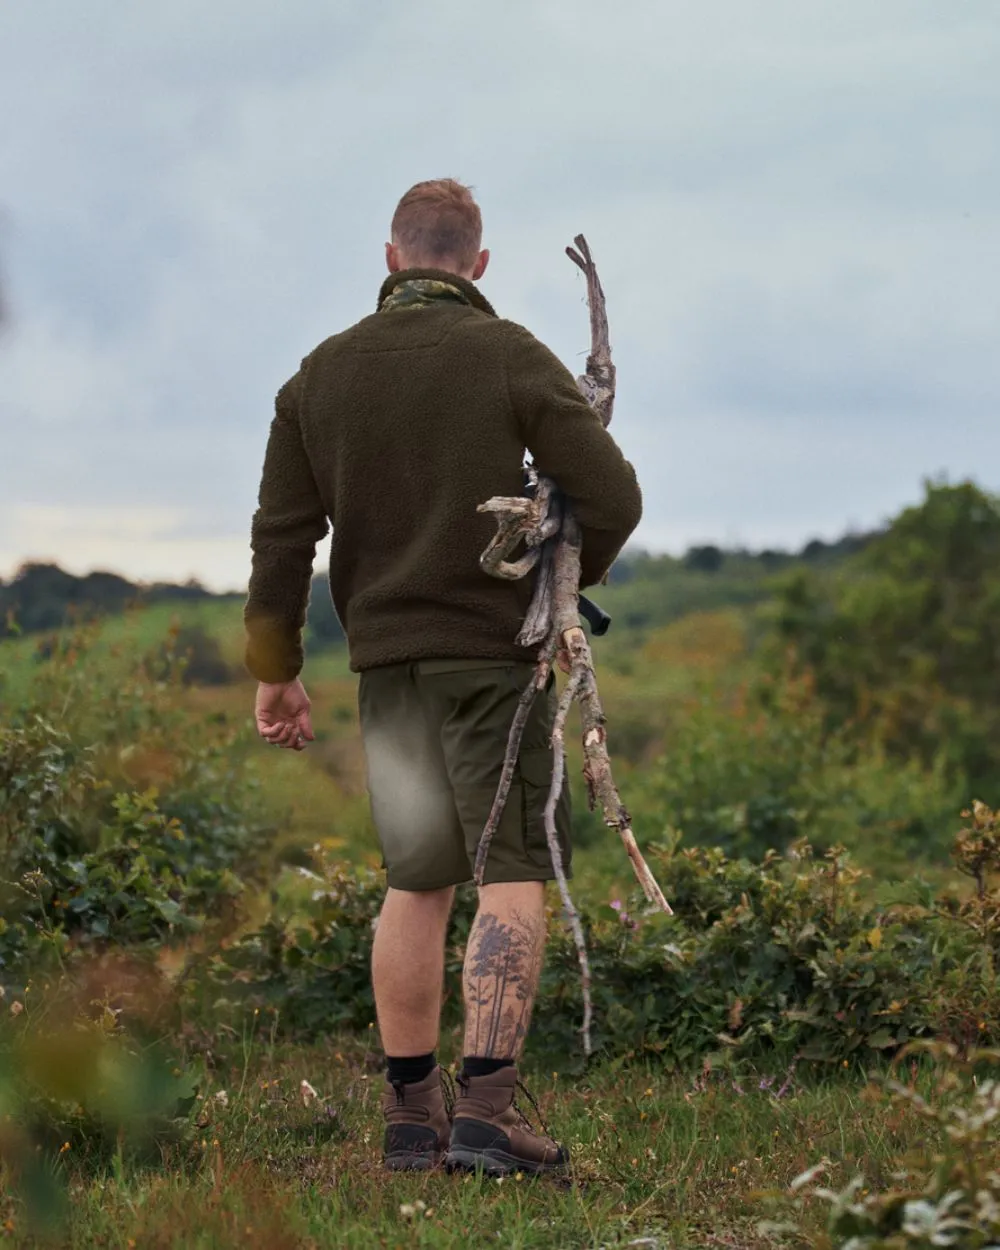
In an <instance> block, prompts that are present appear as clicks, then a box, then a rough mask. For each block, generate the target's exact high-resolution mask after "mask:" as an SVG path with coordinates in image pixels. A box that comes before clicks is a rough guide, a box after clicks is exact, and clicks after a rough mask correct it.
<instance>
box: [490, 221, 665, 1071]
mask: <svg viewBox="0 0 1000 1250" xmlns="http://www.w3.org/2000/svg"><path fill="white" fill-rule="evenodd" d="M573 242H574V244H575V247H568V248H567V249H566V254H567V255H568V256H569V258H570V259H571V260H572V261H573V263H574V264H575V265H577V266H578V267H579V268H580V269H581V270H582V271H583V274H584V276H585V277H586V279H587V302H588V304H589V306H590V337H591V348H590V354H589V355H588V356H587V365H586V371H585V372H584V374H583V376H582V377H579V378H577V385H578V386H579V388H580V391H581V393H582V394H583V395H584V396H585V397H586V399H587V401H588V402H589V403H590V404H591V405H592V406H593V407H594V408H595V409H596V411H597V413H598V414H599V416H600V418H601V421H602V422H603V423H604V425H605V426H607V425H608V424H609V423H610V421H611V416H612V412H613V410H614V402H615V367H614V365H613V364H612V361H611V346H610V340H609V337H608V318H607V309H606V304H605V299H604V291H603V289H602V287H601V282H600V279H599V278H598V276H597V268H596V266H595V265H594V260H593V257H592V256H591V253H590V248H589V247H588V246H587V241H586V239H585V238H584V237H583V235H582V234H579V235H577V236H576V238H575V239H574V240H573ZM529 474H530V481H531V484H532V485H533V487H534V495H533V497H531V498H528V497H518V498H510V499H508V498H500V497H497V498H493V499H490V500H488V501H487V502H486V503H484V504H481V505H480V507H479V511H480V512H492V513H493V514H494V515H495V517H496V521H497V533H496V535H495V536H494V538H493V540H492V542H491V543H490V545H489V546H488V547H487V549H486V551H484V552H483V555H482V557H481V561H480V562H481V564H482V567H483V569H484V570H485V571H486V572H487V573H490V574H492V575H493V576H494V577H503V578H510V579H516V578H519V577H524V576H525V575H526V574H527V573H529V572H531V571H532V570H533V569H535V568H536V567H537V568H538V573H537V575H536V582H535V590H534V593H533V595H532V600H531V605H530V607H529V609H528V612H527V615H526V617H525V622H524V626H523V628H522V630H521V632H520V634H519V635H518V639H517V641H518V642H519V643H520V644H521V645H522V646H525V647H534V646H539V648H540V649H539V657H538V664H537V666H536V669H535V673H534V676H533V677H532V680H531V682H530V683H529V685H528V687H527V689H526V690H525V691H524V694H523V695H522V696H521V701H520V703H519V705H518V708H517V712H516V714H515V716H514V721H513V724H512V725H511V730H510V736H509V738H508V742H507V751H506V755H505V757H504V766H503V773H502V775H501V779H500V785H499V787H498V789H497V794H496V798H495V800H494V803H493V808H492V811H491V812H490V816H489V819H488V820H487V822H486V827H485V828H484V830H483V834H482V837H481V839H480V842H479V848H478V851H477V854H476V869H475V878H476V882H477V883H478V884H479V885H482V883H483V877H484V873H485V871H486V861H487V859H488V857H489V850H490V843H491V841H492V839H493V835H494V833H495V832H496V828H497V825H498V824H499V821H500V816H501V814H502V813H503V809H504V805H505V804H506V802H507V796H508V794H509V793H510V786H511V782H512V780H513V776H514V771H515V769H516V767H517V759H518V754H519V752H520V748H521V736H522V734H523V732H524V726H525V724H526V722H527V719H528V714H529V712H530V710H531V706H532V704H533V702H534V700H535V697H536V696H537V694H538V692H539V691H540V690H544V689H545V686H546V684H547V683H548V679H549V674H550V672H551V671H552V661H553V659H554V657H555V654H556V651H557V650H558V648H559V647H560V645H562V646H563V647H564V648H565V650H566V652H567V654H568V656H569V663H570V675H569V681H568V682H567V685H566V689H565V691H564V692H563V695H562V698H561V699H560V702H559V709H558V712H557V714H556V718H555V723H554V725H553V730H552V748H553V767H552V785H551V788H550V791H549V798H548V802H547V804H546V807H545V832H546V837H547V840H548V844H549V851H550V854H551V856H552V865H553V869H554V871H555V875H556V880H557V882H558V885H559V893H560V895H561V896H562V901H563V907H564V909H565V911H566V916H567V919H568V921H569V925H570V928H571V930H572V933H573V937H574V940H575V942H576V948H577V954H578V956H579V960H580V972H581V978H582V985H583V1013H584V1014H583V1026H582V1030H581V1032H582V1035H583V1049H584V1053H585V1054H587V1055H589V1054H590V1052H591V1044H590V1023H591V1016H592V1006H591V996H590V964H589V961H588V959H587V949H586V945H585V943H584V939H583V927H582V925H581V923H580V917H579V915H578V913H577V911H576V908H575V906H574V905H573V900H572V898H571V897H570V893H569V886H568V885H567V882H566V874H565V872H564V871H563V864H562V854H561V852H560V848H559V841H558V838H557V837H556V828H555V812H556V806H557V804H558V802H559V796H560V794H561V793H562V787H563V784H564V780H565V772H566V755H565V748H564V742H563V739H564V731H565V726H566V718H567V716H568V714H569V709H570V706H571V704H572V703H573V702H574V701H576V702H578V703H579V705H580V718H581V721H582V726H583V751H584V760H585V765H584V776H585V777H586V779H587V791H588V795H589V799H590V805H591V809H593V808H594V807H596V806H597V805H598V804H599V805H600V807H601V810H602V812H603V814H604V821H605V824H607V825H608V827H609V828H612V829H615V830H617V832H618V834H619V836H620V837H621V839H622V842H623V844H624V846H625V850H626V853H627V854H628V857H629V859H630V860H631V862H632V867H633V869H634V870H635V874H636V876H637V878H638V880H639V884H640V885H641V886H642V889H643V893H644V894H645V895H646V898H647V899H648V900H649V902H650V903H652V904H654V905H655V906H657V907H659V908H661V909H662V910H663V911H665V912H667V913H668V914H670V906H669V904H668V903H667V900H666V899H665V898H664V897H663V892H662V891H661V890H660V887H659V886H658V885H657V883H656V880H655V878H654V877H653V874H652V872H651V871H650V869H649V865H648V864H647V863H646V861H645V859H644V858H643V855H642V852H641V851H640V850H639V847H638V845H637V843H636V840H635V835H634V834H633V832H632V822H631V818H630V817H629V814H628V812H627V811H626V809H625V806H624V804H623V803H622V801H621V796H620V795H619V793H618V788H617V786H616V785H615V783H614V778H613V777H612V773H611V760H610V758H609V757H608V750H607V733H606V730H605V725H606V723H607V722H606V718H605V716H604V709H603V707H602V705H601V699H600V695H599V694H598V690H597V678H596V676H595V673H594V661H593V656H592V655H591V652H590V645H589V643H588V642H587V638H586V635H585V634H584V632H583V630H582V629H581V628H580V616H579V605H578V597H579V593H580V549H581V545H582V536H581V533H580V526H579V525H578V523H577V521H576V518H575V517H574V516H573V513H572V510H571V509H570V508H569V507H567V506H566V505H565V503H564V501H563V500H562V498H561V496H560V494H559V490H558V487H557V486H556V484H555V483H554V482H553V481H551V479H549V478H546V477H542V476H540V475H539V474H537V473H536V472H535V471H534V470H533V469H531V470H529ZM522 543H523V544H524V548H525V550H524V554H523V555H522V556H521V557H520V558H519V559H517V560H513V561H511V560H509V559H508V557H509V556H511V554H512V553H513V552H514V551H515V550H516V549H517V548H518V547H519V546H520V545H521V544H522Z"/></svg>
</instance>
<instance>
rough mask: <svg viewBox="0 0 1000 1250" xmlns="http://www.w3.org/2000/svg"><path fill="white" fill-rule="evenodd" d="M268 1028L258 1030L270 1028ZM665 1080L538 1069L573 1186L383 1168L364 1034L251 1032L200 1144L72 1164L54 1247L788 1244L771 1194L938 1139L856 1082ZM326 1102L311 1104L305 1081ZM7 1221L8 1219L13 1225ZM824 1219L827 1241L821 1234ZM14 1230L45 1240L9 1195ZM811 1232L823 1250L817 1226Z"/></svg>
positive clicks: (872, 1171) (221, 1072) (375, 1083)
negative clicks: (295, 1042)
mask: <svg viewBox="0 0 1000 1250" xmlns="http://www.w3.org/2000/svg"><path fill="white" fill-rule="evenodd" d="M262 1032H263V1030H262ZM774 1077H775V1079H774V1081H773V1083H770V1088H769V1089H768V1090H762V1089H760V1088H759V1085H760V1078H759V1077H758V1078H755V1079H754V1080H753V1081H746V1082H743V1083H741V1082H734V1081H731V1080H726V1081H722V1080H719V1081H711V1080H705V1079H703V1078H702V1079H699V1078H698V1077H692V1078H680V1077H669V1078H665V1077H664V1075H663V1074H662V1073H661V1072H658V1071H656V1070H655V1069H645V1070H638V1071H637V1070H635V1069H632V1070H630V1071H627V1072H620V1071H615V1070H613V1069H611V1068H597V1069H596V1070H594V1071H593V1072H591V1073H588V1074H587V1075H586V1076H579V1075H575V1076H574V1075H568V1074H566V1075H564V1074H561V1073H544V1074H536V1075H535V1079H534V1080H533V1082H532V1083H533V1085H534V1087H535V1091H536V1093H537V1094H539V1095H540V1101H541V1106H542V1110H543V1113H544V1114H545V1116H546V1118H547V1119H548V1120H549V1122H550V1127H551V1128H552V1131H553V1132H555V1133H556V1134H557V1135H558V1136H559V1137H560V1138H561V1139H562V1140H564V1141H565V1142H567V1143H568V1144H569V1145H570V1148H571V1151H572V1159H573V1162H572V1172H571V1176H570V1178H569V1179H567V1180H566V1181H564V1182H559V1183H556V1182H553V1181H548V1180H546V1181H532V1180H527V1179H518V1178H511V1179H506V1180H504V1181H502V1182H501V1181H484V1180H479V1179H477V1178H472V1177H469V1176H464V1175H455V1176H449V1175H447V1174H444V1173H440V1174H433V1175H410V1176H406V1175H397V1176H388V1175H386V1174H384V1173H383V1172H382V1171H381V1169H380V1166H379V1153H378V1152H379V1146H380V1140H381V1124H380V1117H379V1112H378V1095H379V1090H380V1086H381V1075H380V1072H379V1070H378V1061H377V1058H376V1056H375V1055H374V1053H373V1052H372V1051H371V1050H369V1051H368V1052H367V1053H366V1052H365V1050H364V1048H363V1047H362V1046H361V1045H359V1042H358V1040H357V1039H339V1040H332V1041H331V1042H330V1044H329V1045H327V1046H323V1047H319V1048H315V1047H314V1048H298V1049H294V1048H285V1047H280V1046H278V1047H275V1046H272V1045H269V1044H268V1042H267V1040H266V1038H265V1037H260V1036H258V1037H248V1038H247V1039H246V1046H245V1052H244V1055H243V1056H237V1058H236V1059H235V1061H234V1062H232V1063H231V1064H222V1065H220V1066H219V1067H218V1068H217V1069H216V1070H214V1071H212V1072H211V1073H210V1074H209V1076H208V1079H207V1082H206V1084H205V1086H204V1088H203V1090H202V1102H201V1104H200V1105H201V1107H202V1111H201V1114H200V1117H199V1122H200V1125H201V1127H200V1129H199V1136H197V1137H196V1140H195V1142H194V1145H193V1147H190V1148H185V1149H184V1150H183V1151H177V1152H176V1153H173V1154H171V1153H169V1152H167V1153H166V1154H165V1156H164V1158H163V1160H162V1162H161V1163H160V1164H159V1165H158V1166H156V1167H155V1168H148V1169H145V1170H143V1169H141V1168H136V1167H126V1166H118V1167H114V1166H113V1167H111V1168H110V1169H109V1170H108V1171H107V1173H106V1174H104V1175H98V1176H97V1177H96V1178H95V1177H94V1176H93V1174H92V1172H91V1171H90V1169H88V1168H87V1167H86V1164H85V1161H74V1160H73V1159H72V1157H71V1152H67V1153H66V1154H65V1155H64V1156H63V1158H62V1160H61V1164H60V1166H61V1167H62V1168H63V1169H64V1170H65V1172H66V1175H67V1177H68V1180H69V1193H70V1206H69V1222H68V1226H67V1228H66V1229H65V1230H64V1231H63V1232H61V1233H60V1234H59V1240H58V1242H57V1244H60V1245H66V1246H72V1247H80V1248H81V1250H82V1248H83V1247H91V1246H95V1247H96V1246H100V1247H114V1248H116V1250H129V1248H130V1247H136V1248H139V1247H142V1248H150V1250H152V1248H154V1247H156V1248H161V1247H162V1248H163V1250H166V1248H167V1247H171V1248H174V1247H176V1248H177V1250H180V1248H186V1247H192V1248H195V1247H197V1248H199V1250H201V1248H205V1250H208V1248H209V1247H213V1248H214V1247H230V1246H247V1247H259V1248H260V1250H271V1248H274V1250H283V1248H286V1247H287V1248H288V1250H291V1248H292V1247H302V1248H306V1247H310V1248H312V1247H316V1248H319V1247H328V1246H329V1247H351V1248H357V1250H365V1248H367V1247H409V1246H427V1247H440V1248H442V1250H444V1248H445V1247H447V1248H449V1250H450V1248H453V1247H454V1248H457V1247H480V1246H490V1245H498V1246H503V1247H511V1248H514V1250H520V1248H522V1247H523V1248H525V1250H527V1248H528V1247H532V1248H538V1250H541V1248H543V1247H544V1248H546V1250H570V1248H572V1250H577V1248H579V1250H584V1248H587V1250H598V1248H599V1247H612V1246H616V1247H617V1246H634V1247H640V1246H641V1247H645V1248H646V1250H654V1248H661V1247H662V1248H664V1250H666V1248H667V1247H688V1246H690V1247H702V1246H703V1247H733V1248H739V1250H751V1248H753V1247H763V1246H772V1245H775V1244H778V1243H777V1242H776V1240H775V1239H774V1237H773V1236H771V1235H770V1234H768V1233H765V1232H762V1231H760V1230H759V1227H758V1226H759V1225H760V1224H761V1223H762V1222H763V1221H764V1220H765V1219H766V1218H767V1217H768V1216H769V1215H773V1214H775V1211H776V1208H775V1206H774V1201H773V1199H769V1198H768V1194H769V1193H770V1192H778V1191H784V1190H786V1187H787V1186H788V1184H789V1182H791V1180H792V1179H793V1178H794V1177H795V1176H796V1175H798V1174H800V1173H801V1172H803V1171H804V1170H805V1169H806V1168H807V1167H809V1166H810V1165H812V1164H813V1163H815V1162H816V1161H817V1160H818V1159H820V1158H823V1157H827V1158H829V1159H830V1161H831V1170H830V1178H831V1179H832V1180H833V1181H834V1182H835V1183H836V1182H843V1181H846V1180H848V1179H850V1177H851V1176H853V1175H854V1174H855V1172H857V1171H858V1170H863V1171H864V1173H865V1174H866V1178H867V1180H868V1181H869V1183H871V1184H873V1185H874V1184H880V1183H884V1182H885V1181H886V1180H887V1178H888V1174H889V1172H890V1170H891V1169H892V1167H893V1160H894V1159H896V1158H897V1157H898V1155H899V1153H900V1152H901V1151H903V1150H905V1149H906V1148H908V1147H910V1146H913V1145H915V1144H916V1143H917V1142H918V1141H921V1140H924V1139H925V1135H926V1129H925V1128H924V1127H923V1126H922V1125H921V1124H920V1123H919V1122H918V1120H917V1118H916V1116H905V1115H904V1116H900V1115H898V1114H895V1113H894V1114H893V1115H886V1114H885V1113H884V1109H883V1107H882V1094H881V1092H880V1091H879V1090H878V1089H877V1088H876V1087H875V1086H873V1085H867V1084H866V1083H865V1082H864V1081H859V1080H858V1078H857V1076H854V1077H844V1078H841V1079H828V1080H822V1081H816V1080H813V1082H812V1083H805V1084H801V1085H800V1084H797V1083H795V1082H794V1081H792V1082H790V1084H789V1088H788V1090H787V1092H785V1093H784V1094H783V1095H782V1096H781V1097H778V1096H776V1093H777V1091H779V1090H780V1088H781V1085H782V1083H783V1081H784V1077H785V1074H784V1073H781V1072H778V1073H776V1074H774ZM303 1081H306V1082H308V1085H309V1087H311V1089H312V1090H315V1093H316V1097H315V1098H313V1097H312V1095H311V1093H310V1092H309V1091H308V1090H307V1092H306V1095H305V1098H304V1097H303V1094H302V1092H301V1091H302V1089H303V1086H302V1082H303ZM4 1220H5V1221H6V1223H5V1224H4ZM820 1220H821V1213H820V1211H819V1210H817V1211H815V1213H814V1216H813V1223H812V1233H813V1234H815V1235H817V1236H818V1235H819V1223H820ZM0 1225H3V1227H5V1228H6V1230H7V1234H8V1236H9V1237H10V1238H11V1239H12V1240H13V1241H14V1243H15V1244H30V1243H29V1242H28V1240H27V1238H25V1239H24V1240H22V1239H21V1237H22V1233H23V1227H22V1225H23V1215H22V1213H21V1211H20V1209H18V1208H17V1207H16V1206H15V1205H14V1204H13V1203H11V1202H8V1206H7V1209H6V1211H5V1212H3V1219H0ZM805 1229H806V1234H807V1237H806V1240H805V1241H804V1242H803V1241H799V1242H798V1244H800V1245H801V1244H816V1243H815V1242H814V1241H812V1234H811V1233H810V1230H809V1216H808V1215H807V1217H806V1225H805Z"/></svg>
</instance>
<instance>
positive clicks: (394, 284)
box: [378, 269, 497, 317]
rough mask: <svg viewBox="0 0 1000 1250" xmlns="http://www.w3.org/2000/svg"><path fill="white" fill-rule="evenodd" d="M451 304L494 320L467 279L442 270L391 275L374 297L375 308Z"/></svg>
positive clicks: (491, 307)
mask: <svg viewBox="0 0 1000 1250" xmlns="http://www.w3.org/2000/svg"><path fill="white" fill-rule="evenodd" d="M439 302H453V303H458V304H467V305H469V306H470V307H472V308H478V309H479V311H480V312H484V313H488V314H489V315H490V316H491V317H495V316H496V315H497V314H496V311H495V310H494V308H493V305H492V304H491V303H490V302H489V300H487V299H486V297H485V296H484V295H482V294H480V291H479V288H478V287H477V286H476V285H475V283H474V282H470V281H469V280H468V278H460V277H459V276H458V274H456V273H448V272H447V270H444V269H402V270H400V272H399V273H391V274H390V275H389V276H388V278H386V280H385V281H384V282H383V283H382V287H381V290H380V291H379V293H378V308H379V309H380V310H381V309H384V308H422V307H426V306H427V305H428V304H436V303H439Z"/></svg>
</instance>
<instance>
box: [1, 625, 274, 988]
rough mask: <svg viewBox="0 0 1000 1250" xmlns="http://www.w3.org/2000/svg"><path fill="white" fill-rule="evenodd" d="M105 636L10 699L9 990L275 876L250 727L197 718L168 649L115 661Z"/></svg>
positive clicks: (5, 960) (203, 913) (66, 654)
mask: <svg viewBox="0 0 1000 1250" xmlns="http://www.w3.org/2000/svg"><path fill="white" fill-rule="evenodd" d="M93 643H94V635H93V633H88V632H86V631H80V632H78V633H77V634H75V635H73V636H72V637H71V638H68V639H65V640H62V642H61V644H60V648H59V650H58V652H57V653H55V654H51V655H50V658H49V659H48V661H47V662H46V663H45V664H44V665H43V666H41V668H40V669H39V673H38V678H37V680H36V682H35V683H33V686H32V690H31V695H30V697H29V698H27V699H25V701H24V702H23V704H22V705H21V706H14V707H9V708H5V709H4V721H3V724H2V725H0V985H3V984H5V983H7V984H8V985H10V984H16V983H23V982H24V980H25V979H26V978H27V976H28V975H33V976H35V977H36V978H37V977H38V976H39V975H40V974H41V973H42V971H43V970H47V971H52V970H53V969H58V968H60V967H62V966H63V965H64V963H65V961H66V959H67V958H69V957H70V956H71V955H72V954H73V953H74V952H77V951H81V952H86V951H93V950H95V949H100V948H102V947H103V946H106V945H109V944H113V945H115V946H135V945H142V944H147V945H150V946H156V945H159V944H160V943H163V942H165V941H170V940H175V939H177V938H180V937H182V936H183V935H185V934H189V933H191V932H193V931H195V930H198V929H201V928H203V927H204V925H205V924H206V923H207V922H209V921H218V922H221V921H223V920H225V919H227V918H231V917H232V915H233V913H234V909H235V904H236V902H237V900H238V899H239V897H240V895H241V894H242V893H243V891H244V890H245V889H246V885H247V882H248V881H251V880H254V879H255V878H259V877H260V876H261V875H262V870H263V862H264V855H263V851H264V848H265V846H266V845H267V842H268V839H269V838H270V836H271V834H272V832H273V831H272V830H270V829H268V828H267V827H266V826H265V825H263V824H262V823H260V822H259V820H258V819H257V818H256V817H254V816H252V815H251V814H250V808H251V805H252V803H253V801H254V797H255V795H254V787H253V783H252V780H251V779H250V778H249V777H248V776H247V774H246V768H245V765H244V761H243V755H242V753H241V752H240V750H239V749H238V747H239V739H240V737H241V735H242V732H243V731H242V730H241V729H239V728H236V727H233V726H231V725H229V724H227V723H226V721H225V719H224V718H212V719H203V720H202V721H200V722H199V721H197V720H192V718H190V717H189V716H187V715H186V714H185V713H184V711H183V709H181V708H180V707H178V705H177V704H176V701H175V699H174V697H173V695H174V689H175V679H172V680H171V681H165V680H161V678H162V676H163V674H162V671H160V669H159V665H160V663H161V658H162V657H161V656H160V655H159V654H158V655H157V656H156V661H157V664H156V666H154V667H153V668H151V667H150V666H149V665H148V664H147V663H146V657H142V656H140V657H129V656H127V655H126V656H122V657H120V662H119V663H117V664H116V663H114V662H113V659H109V658H108V657H102V656H95V655H94V653H93V650H92V648H93ZM175 678H176V674H175ZM95 691H96V692H98V697H96V698H95Z"/></svg>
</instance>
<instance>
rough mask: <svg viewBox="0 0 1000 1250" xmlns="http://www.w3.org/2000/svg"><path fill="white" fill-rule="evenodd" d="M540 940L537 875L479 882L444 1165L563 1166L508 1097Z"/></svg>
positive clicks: (541, 899) (492, 1169) (503, 1171)
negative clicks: (519, 879) (459, 1063)
mask: <svg viewBox="0 0 1000 1250" xmlns="http://www.w3.org/2000/svg"><path fill="white" fill-rule="evenodd" d="M544 946H545V887H544V886H543V885H542V883H541V882H540V881H530V882H520V883H518V884H516V885H514V884H510V885H508V884H496V885H488V886H484V887H483V888H482V889H481V890H480V891H479V913H478V915H477V916H476V923H475V925H474V926H473V929H472V933H471V935H470V937H469V946H468V949H467V951H466V953H465V973H464V989H465V1012H466V1016H465V1059H464V1061H463V1063H462V1072H461V1074H460V1075H459V1078H458V1084H459V1088H460V1090H461V1093H460V1096H459V1098H458V1101H457V1102H456V1104H455V1118H454V1122H453V1125H452V1130H451V1144H450V1146H449V1149H448V1154H447V1156H446V1160H445V1162H446V1166H447V1167H448V1168H450V1169H452V1170H454V1169H455V1168H469V1169H474V1170H479V1169H482V1170H484V1171H485V1172H487V1173H489V1174H490V1175H495V1176H504V1175H508V1174H510V1173H512V1172H526V1173H539V1172H562V1171H563V1170H564V1169H565V1168H566V1165H567V1163H568V1160H569V1155H568V1154H567V1152H566V1150H565V1149H564V1148H563V1147H562V1146H560V1145H559V1144H558V1143H557V1142H555V1141H554V1140H553V1139H552V1138H551V1137H549V1135H548V1132H547V1131H546V1129H545V1128H544V1126H542V1127H540V1129H539V1130H538V1131H536V1130H535V1129H534V1128H533V1127H532V1126H531V1125H530V1124H529V1123H528V1121H527V1120H525V1118H524V1115H523V1113H522V1110H521V1108H519V1107H518V1105H517V1103H516V1101H515V1094H516V1092H517V1087H518V1084H519V1082H518V1078H517V1067H516V1064H517V1060H518V1057H519V1056H520V1053H521V1049H522V1047H523V1046H524V1039H525V1035H526V1034H527V1032H528V1024H529V1022H530V1020H531V1009H532V1006H533V1005H534V1001H535V993H536V991H537V989H538V977H539V973H540V972H541V968H542V953H543V950H544Z"/></svg>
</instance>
